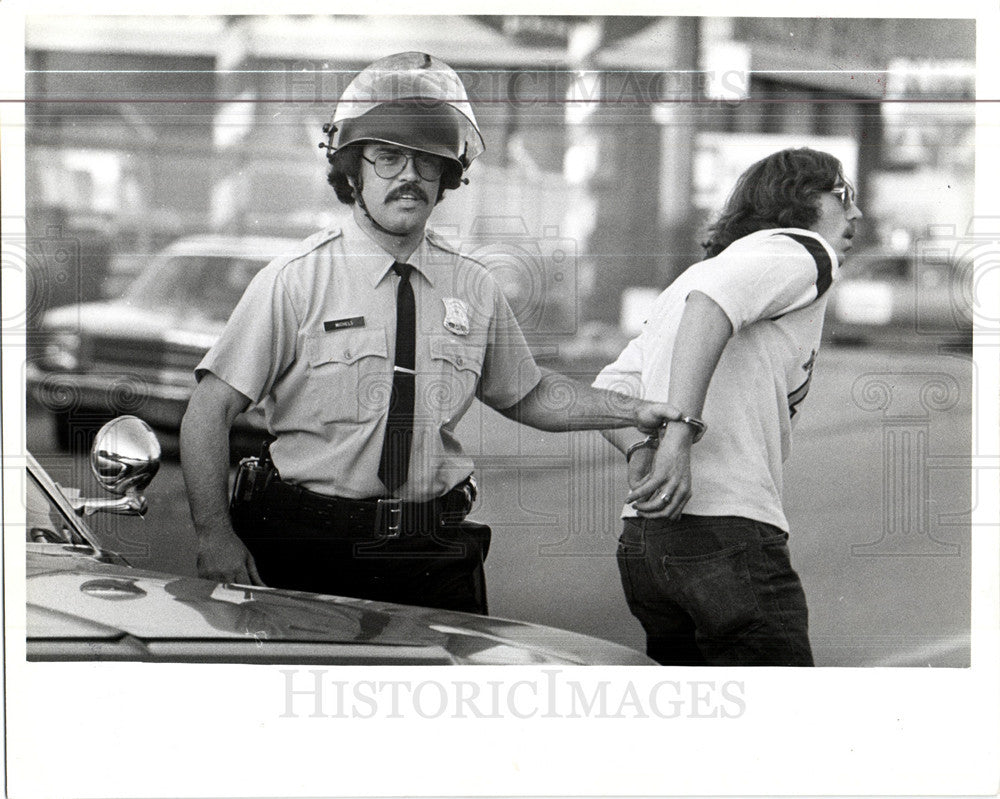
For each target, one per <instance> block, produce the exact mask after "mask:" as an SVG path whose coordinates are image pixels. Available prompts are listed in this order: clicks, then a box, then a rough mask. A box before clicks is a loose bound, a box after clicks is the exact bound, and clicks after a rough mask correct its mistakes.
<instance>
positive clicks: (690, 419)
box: [664, 416, 708, 444]
mask: <svg viewBox="0 0 1000 799" xmlns="http://www.w3.org/2000/svg"><path fill="white" fill-rule="evenodd" d="M674 421H677V422H680V423H681V424H686V425H687V426H688V427H690V428H691V430H692V431H693V433H694V435H693V437H692V438H691V443H692V444H697V443H698V442H699V441H701V437H702V436H703V435H705V431H706V430H708V425H707V424H705V422H704V421H702V420H701V419H699V418H698V417H697V416H681V417H680V418H678V419H675V420H674ZM667 424H670V422H667ZM664 427H666V425H664Z"/></svg>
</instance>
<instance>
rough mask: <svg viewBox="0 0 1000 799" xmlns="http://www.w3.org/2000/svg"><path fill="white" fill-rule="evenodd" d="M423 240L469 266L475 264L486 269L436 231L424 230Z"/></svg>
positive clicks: (480, 262) (481, 263) (482, 264)
mask: <svg viewBox="0 0 1000 799" xmlns="http://www.w3.org/2000/svg"><path fill="white" fill-rule="evenodd" d="M424 238H425V239H426V240H427V243H428V244H429V245H430V246H432V247H435V248H436V249H438V250H441V251H442V252H446V253H448V254H449V255H455V256H457V257H459V258H461V259H462V260H463V261H467V262H468V263H470V264H476V266H481V267H483V268H484V269H485V268H486V265H485V264H484V263H483V262H482V261H478V260H476V259H475V258H473V257H472V256H471V255H469V254H468V253H464V252H462V251H461V250H460V249H459V248H458V247H457V246H456V245H454V244H452V243H451V242H450V241H448V240H447V239H446V238H444V236H442V235H441V234H440V233H438V232H436V231H433V230H430V229H429V228H428V229H425V230H424Z"/></svg>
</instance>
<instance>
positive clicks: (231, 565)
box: [198, 530, 264, 586]
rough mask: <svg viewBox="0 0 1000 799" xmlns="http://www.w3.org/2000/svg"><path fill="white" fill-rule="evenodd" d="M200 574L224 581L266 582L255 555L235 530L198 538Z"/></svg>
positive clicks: (251, 583) (246, 583)
mask: <svg viewBox="0 0 1000 799" xmlns="http://www.w3.org/2000/svg"><path fill="white" fill-rule="evenodd" d="M198 576H199V577H204V578H205V579H207V580H216V581H218V582H220V583H240V584H241V585H261V586H262V585H264V581H263V580H261V579H260V575H259V574H258V573H257V564H256V563H254V559H253V555H251V554H250V550H249V549H247V548H246V546H245V545H244V544H243V542H242V541H240V539H239V536H237V535H236V533H234V532H232V531H231V530H220V531H216V532H213V533H209V534H206V535H200V536H199V537H198Z"/></svg>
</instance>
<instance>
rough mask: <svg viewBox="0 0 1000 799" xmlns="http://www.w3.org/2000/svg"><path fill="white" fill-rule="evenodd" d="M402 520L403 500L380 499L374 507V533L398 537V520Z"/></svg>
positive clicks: (399, 531) (399, 527)
mask: <svg viewBox="0 0 1000 799" xmlns="http://www.w3.org/2000/svg"><path fill="white" fill-rule="evenodd" d="M402 520H403V500H401V499H396V498H395V497H393V498H391V499H380V500H378V505H377V506H376V508H375V535H376V536H383V535H384V536H385V537H386V538H399V536H400V533H401V532H402V529H401V526H400V522H402Z"/></svg>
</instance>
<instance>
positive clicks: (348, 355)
mask: <svg viewBox="0 0 1000 799" xmlns="http://www.w3.org/2000/svg"><path fill="white" fill-rule="evenodd" d="M344 357H345V358H350V357H351V351H350V350H344Z"/></svg>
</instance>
